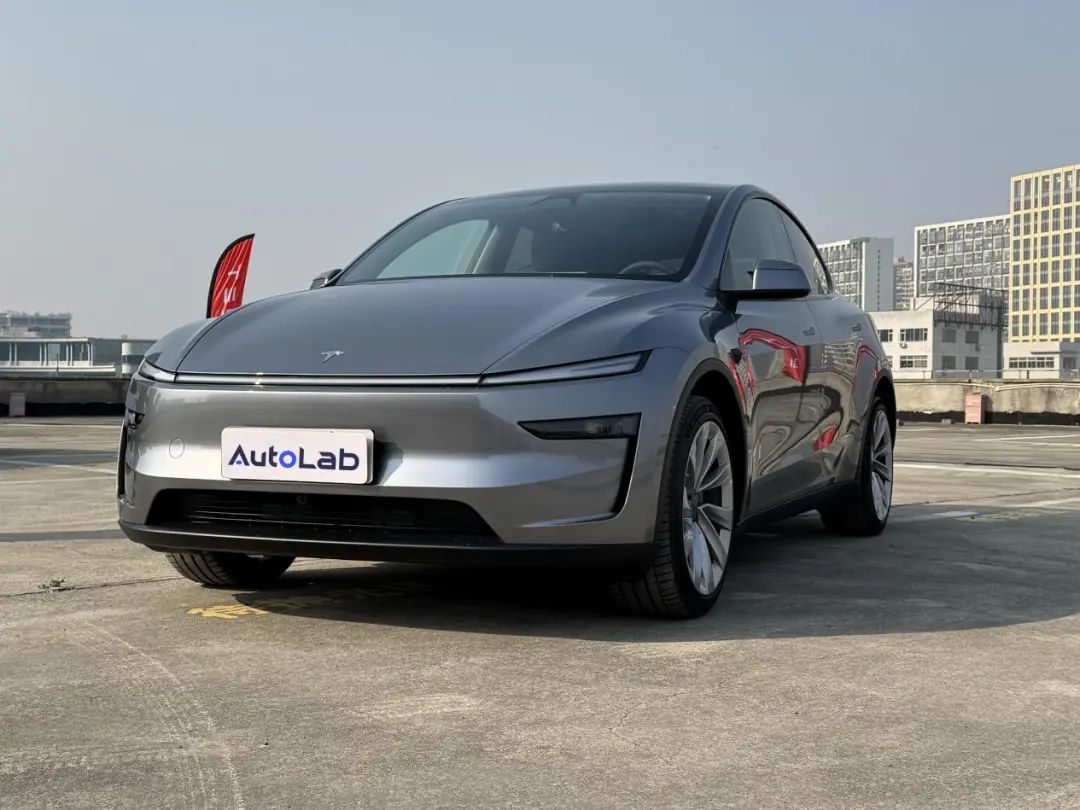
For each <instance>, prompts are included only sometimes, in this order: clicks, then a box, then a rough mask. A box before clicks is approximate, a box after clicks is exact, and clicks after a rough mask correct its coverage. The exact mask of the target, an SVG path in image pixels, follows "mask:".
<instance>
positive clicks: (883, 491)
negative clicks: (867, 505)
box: [870, 408, 893, 521]
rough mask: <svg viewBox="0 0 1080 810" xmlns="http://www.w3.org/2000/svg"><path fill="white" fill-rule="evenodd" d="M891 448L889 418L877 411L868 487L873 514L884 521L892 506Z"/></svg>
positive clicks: (882, 411) (882, 412)
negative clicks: (871, 492) (872, 504)
mask: <svg viewBox="0 0 1080 810" xmlns="http://www.w3.org/2000/svg"><path fill="white" fill-rule="evenodd" d="M892 482H893V447H892V432H891V431H890V430H889V417H888V416H886V415H885V411H884V410H883V409H881V408H879V409H878V411H877V413H876V414H875V415H874V431H873V444H872V445H871V447H870V486H871V488H872V490H873V495H874V514H875V515H877V519H878V520H881V521H884V520H885V518H886V517H888V515H889V508H890V506H892Z"/></svg>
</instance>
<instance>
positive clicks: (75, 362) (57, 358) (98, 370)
mask: <svg viewBox="0 0 1080 810" xmlns="http://www.w3.org/2000/svg"><path fill="white" fill-rule="evenodd" d="M151 345H153V341H150V340H140V341H132V340H125V339H122V338H85V337H84V338H79V337H74V338H73V337H59V338H40V337H0V376H12V375H19V376H26V375H37V376H40V375H64V374H72V375H81V376H87V375H91V376H98V377H100V376H104V377H119V376H130V375H131V372H132V371H134V369H135V367H137V366H138V364H139V363H140V362H141V361H142V355H143V353H145V352H146V350H147V349H149V348H150V346H151Z"/></svg>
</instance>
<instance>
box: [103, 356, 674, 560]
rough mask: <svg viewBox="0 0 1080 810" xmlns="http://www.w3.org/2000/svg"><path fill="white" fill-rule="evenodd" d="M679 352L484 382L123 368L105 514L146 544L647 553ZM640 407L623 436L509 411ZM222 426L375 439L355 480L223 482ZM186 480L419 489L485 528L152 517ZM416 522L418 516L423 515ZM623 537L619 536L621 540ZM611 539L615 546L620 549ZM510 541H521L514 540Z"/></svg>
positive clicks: (543, 413)
mask: <svg viewBox="0 0 1080 810" xmlns="http://www.w3.org/2000/svg"><path fill="white" fill-rule="evenodd" d="M684 361H685V355H684V354H683V353H682V352H680V351H678V350H675V349H660V350H656V351H654V352H653V353H652V356H651V357H650V359H649V362H648V364H647V365H646V367H645V368H644V369H643V370H642V371H640V372H638V373H635V374H628V375H624V376H619V377H609V378H603V379H595V380H581V381H574V382H560V383H545V384H534V385H520V386H500V387H491V388H485V387H476V386H468V387H454V386H445V387H415V388H393V387H366V388H355V389H348V388H339V387H334V388H329V387H318V386H310V387H289V388H276V387H272V386H226V385H170V384H162V383H151V382H148V381H146V380H142V379H136V380H135V381H133V383H132V387H131V391H130V392H129V395H128V407H129V409H131V410H133V411H136V412H138V413H141V414H143V418H142V420H141V422H140V424H139V425H138V427H136V428H126V429H125V436H124V441H123V449H122V454H121V462H120V470H119V474H120V480H119V483H118V502H119V511H120V525H121V528H122V529H123V530H124V532H125V533H126V534H127V535H128V537H130V538H131V539H133V540H135V541H137V542H140V543H144V544H146V545H148V546H151V547H154V548H158V549H167V548H171V549H179V548H189V549H204V550H215V549H216V550H222V551H244V552H247V553H260V554H270V553H277V554H288V555H294V556H318V557H342V558H348V559H401V560H422V559H423V560H440V559H445V558H447V557H457V556H459V555H461V554H468V555H471V556H472V557H474V558H492V559H507V558H509V557H515V558H522V559H524V558H532V557H543V556H554V558H555V559H556V560H558V559H559V558H560V555H561V554H562V551H561V550H562V549H568V550H571V549H572V550H574V551H575V552H576V554H575V557H576V558H579V559H584V558H588V557H590V556H593V550H596V551H597V552H599V551H601V550H604V549H606V551H607V554H606V555H604V554H599V553H597V554H596V555H595V556H597V557H604V556H609V557H612V558H619V557H620V556H622V555H623V554H625V555H627V556H631V557H633V556H638V557H640V556H641V554H643V553H647V551H648V549H647V548H646V551H645V552H642V551H641V549H640V547H642V546H646V547H647V546H648V544H650V543H651V541H652V538H653V536H654V528H655V520H656V506H657V495H658V491H659V479H660V474H661V470H662V466H663V459H664V453H665V450H666V447H667V439H668V433H669V431H670V429H671V421H672V418H673V413H674V408H675V405H676V403H677V400H678V397H679V394H680V393H681V390H680V380H679V375H680V373H681V372H680V370H681V368H682V366H683V364H684ZM629 412H634V413H640V414H641V421H640V425H639V429H638V436H637V438H636V440H629V439H622V438H619V439H570V440H566V439H563V440H552V439H541V438H538V437H536V436H534V435H532V434H531V433H529V432H528V431H526V430H525V429H523V428H522V427H520V425H519V423H520V422H532V421H541V420H549V419H572V418H580V417H589V416H602V415H609V414H621V413H629ZM230 426H258V427H313V428H319V427H323V428H326V427H334V428H369V429H371V430H373V431H374V433H375V438H376V454H375V459H374V466H375V477H374V481H373V483H372V484H370V485H366V486H349V485H341V484H308V483H303V484H299V483H277V482H265V481H236V480H228V479H225V478H223V477H222V476H221V473H220V468H221V461H220V460H221V456H220V454H221V431H222V430H223V429H224V428H226V427H230ZM176 490H200V491H204V492H206V491H209V492H221V493H266V494H267V495H268V496H274V497H276V498H278V499H280V498H282V497H291V496H304V495H311V494H327V495H329V494H333V495H342V494H345V495H348V496H356V497H359V498H363V497H378V498H388V499H394V498H406V499H434V500H445V501H452V502H456V503H459V504H464V505H466V506H467V507H469V508H470V509H472V510H474V511H475V512H476V514H478V515H479V516H480V517H481V518H482V520H483V521H484V522H485V523H486V524H487V526H489V527H490V530H491V533H492V536H493V542H491V543H484V544H477V543H472V542H465V543H462V542H458V539H457V538H455V537H453V536H443V537H436V536H433V535H432V534H431V532H430V531H427V532H426V533H419V534H416V533H410V532H409V531H407V530H401V531H395V532H389V533H387V532H378V533H377V536H373V537H364V536H362V535H361V536H356V537H351V538H348V539H341V538H329V539H328V538H327V537H325V536H317V535H311V534H310V533H307V532H305V531H303V530H299V529H298V530H297V531H296V533H295V534H294V535H288V533H286V534H285V535H282V533H281V531H277V532H276V533H275V535H274V536H268V535H267V533H266V532H264V531H262V530H260V529H259V527H258V526H250V527H238V526H237V525H235V524H234V525H232V526H230V527H228V528H227V529H223V527H218V526H214V525H213V524H212V523H211V524H207V523H205V522H204V523H201V524H199V523H190V524H184V523H183V522H181V523H179V524H178V523H177V522H176V521H171V522H170V521H161V520H157V519H156V518H155V512H154V510H153V505H154V503H155V500H156V499H157V498H158V497H159V496H161V495H163V493H169V492H175V491H176ZM429 528H430V527H429ZM635 546H636V547H638V548H637V549H634V548H632V547H635ZM620 547H622V548H623V549H624V550H625V551H620ZM525 552H534V553H533V554H526V553H525Z"/></svg>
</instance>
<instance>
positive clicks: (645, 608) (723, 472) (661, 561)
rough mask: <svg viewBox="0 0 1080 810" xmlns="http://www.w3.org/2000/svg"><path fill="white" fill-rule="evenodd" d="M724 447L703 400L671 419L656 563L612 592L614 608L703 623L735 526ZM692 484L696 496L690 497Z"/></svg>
mask: <svg viewBox="0 0 1080 810" xmlns="http://www.w3.org/2000/svg"><path fill="white" fill-rule="evenodd" d="M702 437H704V438H702ZM698 442H704V445H702V446H700V447H699V445H698V444H697V443H698ZM717 442H718V443H717ZM730 447H731V445H730V443H729V442H728V437H727V431H726V430H725V429H724V423H723V419H722V418H721V416H720V412H719V411H718V410H717V409H716V406H715V405H713V404H712V402H710V401H709V400H708V399H705V398H704V397H699V396H692V397H690V398H689V399H688V400H687V402H686V404H685V405H684V406H683V409H682V411H681V412H680V413H679V415H678V416H677V417H676V419H675V423H674V425H673V426H672V438H671V440H670V441H669V444H668V453H667V458H666V459H665V464H664V473H663V475H662V477H661V483H660V497H659V503H658V506H657V521H656V540H655V543H656V555H655V557H654V558H653V562H652V564H651V566H650V567H649V568H648V569H647V570H646V571H645V573H644V575H642V576H641V577H640V578H638V579H635V580H630V581H626V582H619V583H616V584H615V585H613V586H612V596H613V599H614V601H615V602H616V604H618V605H620V606H621V607H623V608H625V609H628V610H631V611H633V612H635V613H640V614H642V615H646V616H659V617H663V618H671V619H689V618H695V617H697V616H702V615H704V614H705V613H707V612H708V611H709V609H710V608H711V607H712V606H713V604H715V602H716V600H717V597H719V595H720V589H721V588H722V587H723V584H724V577H725V575H726V573H727V557H728V551H729V550H730V546H731V538H732V528H733V527H734V526H735V525H736V519H737V505H736V504H735V493H736V492H737V491H738V488H737V487H736V486H735V480H734V472H735V467H734V466H733V464H732V461H731V453H730ZM699 449H700V454H699V453H698V450H699ZM692 452H694V453H695V458H694V462H696V463H695V464H694V466H691V463H692V462H691V453H692ZM713 456H715V457H713ZM695 480H696V482H697V483H694V482H695ZM714 482H715V486H712V484H713V483H714ZM697 484H700V485H701V488H700V490H699V491H692V490H695V489H697V488H698V487H697ZM684 494H685V496H686V498H685V499H684ZM702 521H706V522H705V523H703V522H702ZM709 527H711V528H712V534H711V535H710V534H709V533H708V529H709ZM702 554H705V555H708V556H707V558H706V557H704V556H702Z"/></svg>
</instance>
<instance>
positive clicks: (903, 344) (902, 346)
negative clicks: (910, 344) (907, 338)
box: [900, 340, 907, 349]
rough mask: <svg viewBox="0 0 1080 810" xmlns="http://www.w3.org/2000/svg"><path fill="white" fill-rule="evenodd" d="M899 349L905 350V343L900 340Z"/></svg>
mask: <svg viewBox="0 0 1080 810" xmlns="http://www.w3.org/2000/svg"><path fill="white" fill-rule="evenodd" d="M900 348H901V349H906V348H907V343H905V342H904V341H902V340H901V341H900Z"/></svg>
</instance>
